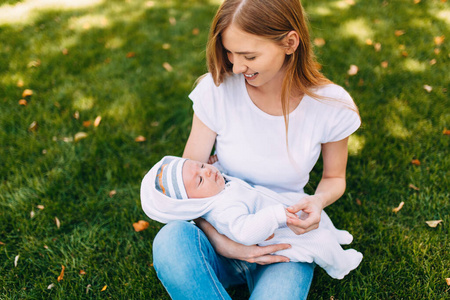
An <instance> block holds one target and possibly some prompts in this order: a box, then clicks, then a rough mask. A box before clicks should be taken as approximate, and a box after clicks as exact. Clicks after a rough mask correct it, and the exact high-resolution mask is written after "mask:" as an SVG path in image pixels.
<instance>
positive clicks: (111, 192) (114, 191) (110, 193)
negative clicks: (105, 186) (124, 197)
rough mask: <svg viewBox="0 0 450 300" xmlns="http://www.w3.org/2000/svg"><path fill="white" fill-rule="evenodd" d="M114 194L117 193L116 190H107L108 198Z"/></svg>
mask: <svg viewBox="0 0 450 300" xmlns="http://www.w3.org/2000/svg"><path fill="white" fill-rule="evenodd" d="M116 194H117V192H116V190H112V191H110V192H109V194H108V195H109V197H110V198H112V197H114V196H115V195H116Z"/></svg>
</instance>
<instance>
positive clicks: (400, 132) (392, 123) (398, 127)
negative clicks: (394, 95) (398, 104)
mask: <svg viewBox="0 0 450 300" xmlns="http://www.w3.org/2000/svg"><path fill="white" fill-rule="evenodd" d="M385 124H386V130H387V131H388V132H389V133H390V135H392V136H393V137H396V138H401V139H404V138H407V137H409V136H411V132H409V130H408V129H406V127H405V126H404V125H403V124H402V121H401V120H400V118H399V117H398V116H396V115H393V114H391V116H389V117H388V118H387V119H386V123H385Z"/></svg>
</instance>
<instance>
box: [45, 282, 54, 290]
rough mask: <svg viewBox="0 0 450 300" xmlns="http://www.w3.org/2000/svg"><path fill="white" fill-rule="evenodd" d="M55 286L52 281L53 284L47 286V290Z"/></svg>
mask: <svg viewBox="0 0 450 300" xmlns="http://www.w3.org/2000/svg"><path fill="white" fill-rule="evenodd" d="M54 287H55V284H54V283H52V284H50V285H49V286H48V287H47V290H51V289H52V288H54Z"/></svg>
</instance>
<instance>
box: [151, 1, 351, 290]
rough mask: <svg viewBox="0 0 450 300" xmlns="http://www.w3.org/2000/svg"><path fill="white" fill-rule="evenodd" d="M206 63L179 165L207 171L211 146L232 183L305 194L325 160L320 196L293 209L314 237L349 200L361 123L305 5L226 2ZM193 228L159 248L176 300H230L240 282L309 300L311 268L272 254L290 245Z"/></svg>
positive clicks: (185, 226) (167, 230)
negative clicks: (323, 56) (318, 48)
mask: <svg viewBox="0 0 450 300" xmlns="http://www.w3.org/2000/svg"><path fill="white" fill-rule="evenodd" d="M206 55H207V60H208V69H209V74H207V75H206V76H205V77H203V78H202V79H201V80H200V82H199V84H198V85H197V87H196V88H195V89H194V91H193V92H192V93H191V94H190V96H189V97H190V98H191V99H192V101H193V103H194V117H193V123H192V129H191V133H190V136H189V139H188V141H187V144H186V147H185V150H184V154H183V156H184V157H186V158H190V159H193V160H197V161H202V162H207V161H208V159H209V156H210V153H211V151H212V149H213V147H214V146H215V151H216V154H217V157H218V159H219V161H220V163H221V165H222V167H223V168H224V169H225V171H226V173H228V174H229V175H231V176H235V177H239V178H242V179H244V180H246V181H247V182H251V183H254V184H258V185H263V186H266V187H268V188H270V189H272V190H274V191H276V192H298V193H299V194H302V193H303V188H304V186H305V185H306V184H307V182H308V180H309V173H310V171H311V170H312V168H313V167H314V165H315V164H316V162H317V160H318V157H319V155H320V152H322V158H323V174H322V178H321V181H320V183H319V185H318V187H317V189H316V191H315V194H314V195H311V196H306V197H303V198H301V199H298V202H297V203H295V204H293V205H291V206H290V207H289V208H288V210H289V211H290V212H292V213H297V212H299V211H303V212H305V213H307V214H308V217H307V218H306V219H304V220H290V221H288V222H289V224H288V225H289V226H290V227H291V228H294V232H295V233H296V234H303V233H305V232H308V231H310V230H313V229H315V228H317V227H318V223H319V221H320V215H321V212H322V210H323V209H324V208H325V207H326V206H328V205H330V204H332V203H333V202H335V201H336V200H337V199H338V198H339V197H341V196H342V194H343V193H344V190H345V170H346V164H347V141H348V136H349V135H350V134H352V133H353V132H354V131H356V130H357V128H358V127H359V126H360V119H359V116H358V113H357V109H356V106H355V105H354V103H353V101H352V99H351V97H350V96H349V95H348V93H347V92H345V90H343V89H342V88H341V87H339V86H337V85H334V84H332V83H331V82H330V81H329V80H328V79H326V78H325V77H324V76H323V75H322V74H321V73H320V72H319V71H318V69H317V63H316V62H315V59H314V56H313V53H312V49H311V44H310V38H309V33H308V29H307V23H306V19H305V16H304V13H303V8H302V7H301V4H300V2H299V1H298V0H272V1H263V0H225V1H224V2H223V4H222V5H221V6H220V8H219V10H218V11H217V14H216V16H215V18H214V20H213V22H212V26H211V30H210V35H209V41H208V46H207V53H206ZM267 170H270V172H268V171H267ZM299 198H300V197H299ZM195 223H196V225H197V226H195V225H193V224H191V223H186V222H173V223H170V224H168V225H166V226H165V227H163V228H162V229H161V231H160V232H159V233H158V235H157V236H156V238H155V241H154V244H153V259H154V266H155V269H156V271H157V274H158V277H159V279H160V280H161V282H162V283H163V285H164V286H165V288H166V290H167V291H168V293H169V294H170V296H171V297H172V298H173V299H230V297H229V295H228V294H227V292H226V290H225V288H226V287H228V286H230V285H235V284H243V283H245V284H247V285H248V287H249V290H250V293H251V299H306V297H307V294H308V291H309V287H310V284H311V280H312V276H313V270H314V265H312V264H308V263H301V262H295V263H294V262H288V259H287V258H286V257H283V256H277V255H271V253H274V252H276V251H278V250H283V249H286V248H288V247H290V245H286V244H280V245H271V246H267V247H258V246H244V245H240V244H237V243H235V242H233V241H231V240H229V239H228V238H226V237H225V236H222V235H220V234H219V233H217V231H216V230H215V229H214V228H213V227H212V226H211V225H210V224H209V223H207V222H206V221H205V220H202V219H199V220H196V221H195ZM199 228H200V229H199Z"/></svg>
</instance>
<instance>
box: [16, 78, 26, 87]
mask: <svg viewBox="0 0 450 300" xmlns="http://www.w3.org/2000/svg"><path fill="white" fill-rule="evenodd" d="M24 84H25V83H24V82H23V80H22V79H19V80H18V81H17V83H16V85H17V87H23V86H24Z"/></svg>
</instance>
